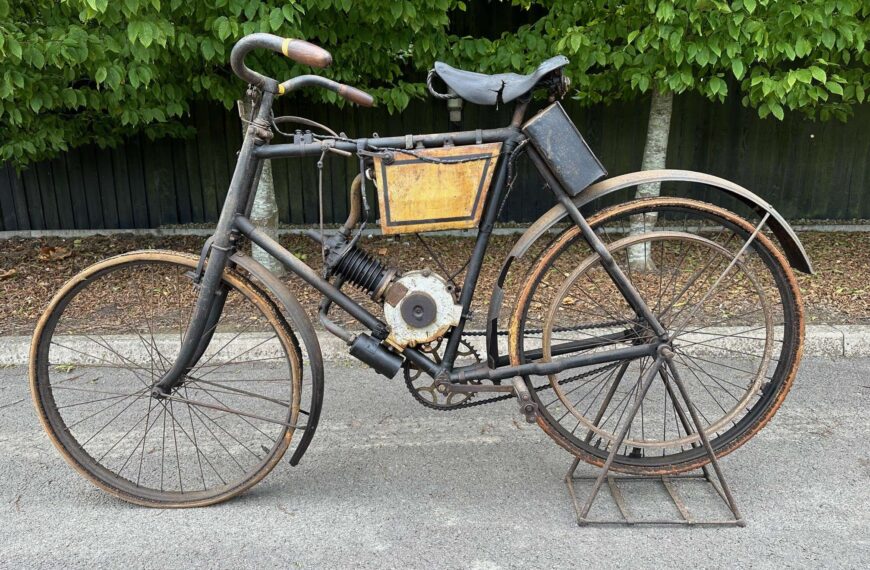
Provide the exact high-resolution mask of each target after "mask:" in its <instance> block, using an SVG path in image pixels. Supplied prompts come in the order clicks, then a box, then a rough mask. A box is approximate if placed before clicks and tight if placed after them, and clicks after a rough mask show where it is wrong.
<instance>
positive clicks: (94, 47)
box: [0, 0, 870, 164]
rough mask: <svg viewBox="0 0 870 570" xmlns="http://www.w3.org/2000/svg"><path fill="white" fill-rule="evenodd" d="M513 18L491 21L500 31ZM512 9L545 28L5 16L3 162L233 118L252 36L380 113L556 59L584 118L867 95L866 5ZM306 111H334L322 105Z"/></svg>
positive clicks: (112, 4)
mask: <svg viewBox="0 0 870 570" xmlns="http://www.w3.org/2000/svg"><path fill="white" fill-rule="evenodd" d="M509 4H510V3H509V2H507V1H505V2H499V3H495V2H492V3H489V4H487V6H488V7H489V8H488V9H490V10H492V11H493V13H494V14H500V13H502V11H503V10H504V9H505V8H506V7H508V5H509ZM512 4H513V5H515V6H518V7H519V8H520V9H524V10H527V11H528V12H527V13H528V14H536V15H537V14H543V15H542V16H541V17H540V18H539V19H537V20H536V21H534V22H531V23H529V24H526V25H523V26H521V27H520V28H519V29H518V30H511V31H509V32H505V33H504V34H502V35H501V36H499V37H496V38H486V37H475V36H462V37H459V36H457V35H455V34H452V33H451V27H450V24H451V19H453V20H454V21H455V20H457V19H459V18H463V17H465V15H466V12H465V10H466V5H465V2H463V1H461V0H391V1H389V2H385V1H384V0H111V1H110V0H28V1H26V2H25V1H20V0H0V62H2V67H0V160H8V159H12V160H14V161H15V162H16V163H18V164H24V163H27V162H29V161H32V160H37V159H41V158H45V157H49V156H51V155H53V154H56V153H57V152H59V151H62V150H65V149H67V148H68V147H70V146H77V145H81V144H85V143H98V144H100V145H111V144H114V143H116V142H118V141H119V140H120V138H121V137H122V136H124V135H126V134H129V133H131V132H134V131H140V130H142V131H145V132H146V133H148V134H149V135H152V136H159V135H165V134H171V135H182V134H184V133H185V132H187V131H186V127H184V126H183V125H184V121H183V118H184V117H185V116H186V115H187V114H188V112H189V109H190V104H191V102H192V101H194V100H197V99H199V100H202V99H206V100H215V101H220V102H221V103H223V104H224V105H225V106H227V108H229V107H231V106H232V105H233V103H234V101H235V99H236V98H237V97H238V96H239V95H240V94H241V91H242V88H243V86H242V85H241V82H240V81H239V80H238V79H237V78H235V76H234V75H233V74H232V73H231V72H230V71H229V67H228V65H227V62H228V59H229V53H230V49H231V48H232V45H233V44H234V43H235V42H236V41H237V40H238V39H239V38H241V37H242V36H244V35H245V34H249V33H252V32H271V33H275V34H278V35H281V36H285V37H297V38H305V39H308V40H310V41H312V42H314V43H317V44H319V45H322V46H324V47H325V48H327V49H328V50H330V52H332V54H333V56H334V60H335V63H334V65H333V66H332V67H331V68H330V69H328V70H325V71H323V72H321V73H323V74H325V75H327V76H329V77H331V78H333V79H336V80H338V81H341V82H343V83H348V84H351V85H355V86H359V87H362V88H365V89H367V90H369V91H370V92H372V94H373V95H375V97H376V99H377V100H378V102H379V104H380V105H385V106H386V107H387V108H388V109H389V110H391V111H394V110H401V109H403V108H404V107H405V106H406V105H407V103H408V101H409V100H410V99H411V98H412V97H422V96H425V86H424V83H423V79H424V77H425V71H426V70H428V69H429V68H430V67H431V66H432V63H433V62H434V61H435V60H436V59H439V58H440V59H445V60H447V61H449V62H451V63H454V64H457V65H461V66H465V67H468V68H472V69H480V70H482V71H489V72H502V71H507V70H515V71H529V70H530V69H531V68H533V67H534V66H535V65H536V64H537V63H538V62H539V61H540V60H541V59H543V58H545V57H549V56H552V55H554V54H555V53H565V54H566V55H568V56H569V57H570V58H571V60H572V64H571V67H570V68H569V74H570V76H571V78H572V80H573V85H574V87H576V95H575V96H576V97H578V98H580V99H582V100H583V101H585V102H588V103H595V102H600V101H612V100H618V99H624V98H632V97H636V96H637V95H638V94H641V93H643V92H646V91H649V90H650V89H652V88H653V87H656V88H658V89H669V90H672V91H674V92H677V93H682V92H685V91H696V92H699V93H702V94H704V95H706V96H707V97H709V98H711V99H718V100H722V99H724V98H725V97H726V96H727V95H728V93H729V91H733V90H735V89H736V90H738V91H739V92H740V94H741V96H742V98H743V102H744V104H746V105H751V106H753V107H756V108H757V109H758V112H759V114H760V115H761V116H766V115H768V114H771V115H773V116H775V117H778V118H780V119H781V118H782V117H783V116H784V114H785V109H800V110H802V111H803V112H805V113H807V114H808V115H811V116H819V117H821V118H822V119H826V118H828V117H830V116H837V117H840V118H845V117H846V116H847V114H848V112H849V110H850V108H851V107H852V106H853V105H854V104H856V103H860V102H862V101H864V100H865V97H866V94H867V91H868V90H870V74H868V72H867V68H868V63H870V54H868V52H867V51H865V49H864V44H865V42H866V39H867V36H868V23H867V18H866V17H867V15H868V12H870V5H868V4H867V3H866V1H862V0H804V1H786V0H780V1H774V0H734V1H732V2H730V3H728V2H721V1H714V0H673V1H663V2H654V1H648V0H631V1H628V0H626V1H623V2H608V1H605V0H589V1H583V2H578V1H576V0H513V2H512ZM530 18H531V16H530ZM475 25H476V23H475V22H471V28H475ZM252 67H254V68H255V69H258V70H261V71H263V72H264V73H266V74H268V75H271V76H273V77H276V78H279V79H280V78H288V77H291V76H293V75H298V74H301V73H310V72H311V70H310V69H308V68H306V67H304V66H300V65H296V64H293V63H292V62H288V61H287V60H285V59H283V58H281V57H278V56H276V55H275V54H271V53H258V54H255V55H254V56H253V57H252ZM307 95H308V96H311V97H314V98H317V99H319V100H323V101H328V102H333V103H337V104H343V101H342V100H341V99H339V98H338V97H337V96H336V95H335V94H334V93H331V92H323V91H312V92H310V93H308V94H307Z"/></svg>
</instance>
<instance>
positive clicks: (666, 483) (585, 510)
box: [565, 459, 746, 527]
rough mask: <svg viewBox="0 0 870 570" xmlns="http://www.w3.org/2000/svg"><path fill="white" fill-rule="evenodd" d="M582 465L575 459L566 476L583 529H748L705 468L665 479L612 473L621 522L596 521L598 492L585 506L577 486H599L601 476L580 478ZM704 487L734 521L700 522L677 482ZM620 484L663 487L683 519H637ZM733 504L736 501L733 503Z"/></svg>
mask: <svg viewBox="0 0 870 570" xmlns="http://www.w3.org/2000/svg"><path fill="white" fill-rule="evenodd" d="M579 463H580V460H579V459H575V460H574V462H573V463H572V464H571V467H570V468H569V469H568V473H567V474H566V475H565V484H566V485H567V487H568V495H569V496H570V497H571V503H572V504H573V506H574V512H575V514H576V516H577V524H578V525H579V526H605V525H629V526H631V525H682V526H740V527H743V526H746V521H745V520H744V519H743V517H742V516H741V515H740V512H739V511H738V510H737V508H736V505H733V504H732V502H731V501H729V499H728V496H726V493H725V492H724V490H723V489H722V487H721V486H720V485H718V484H717V483H716V482H715V481H714V480H713V478H712V477H711V476H710V472H709V471H708V470H707V468H706V467H702V468H701V472H700V473H697V474H680V475H664V476H643V475H611V474H610V473H609V472H608V473H607V475H606V481H607V487H608V489H609V490H610V496H611V497H612V498H613V502H614V504H615V505H616V508H617V509H618V510H619V514H620V518H593V517H591V516H590V515H589V511H590V510H591V506H592V503H593V502H594V500H595V495H597V491H598V489H597V488H595V487H593V493H594V494H592V493H590V497H589V499H588V500H587V502H586V503H581V502H580V501H579V500H578V498H577V488H576V486H575V483H576V482H578V481H588V482H595V481H597V480H598V479H599V478H600V477H601V475H576V474H575V472H576V470H577V466H578V464H579ZM678 481H679V482H680V483H681V484H682V483H686V484H688V483H692V484H700V485H703V486H705V487H707V488H712V489H713V490H715V492H716V495H718V497H719V498H720V499H721V500H722V502H723V503H724V504H725V506H726V507H727V508H728V510H729V511H730V512H731V515H732V517H733V518H716V517H711V518H698V517H696V516H693V515H692V513H690V512H689V509H688V507H687V506H686V503H685V501H684V500H683V497H682V496H681V495H680V494H679V492H678V491H677V485H676V484H675V483H676V482H678ZM619 482H648V483H652V484H656V483H658V484H660V485H661V486H662V488H663V489H664V490H665V491H666V492H667V494H668V496H669V497H670V499H671V502H672V503H673V505H674V507H676V510H677V512H678V513H679V518H672V519H667V518H646V517H637V516H635V515H634V514H633V513H632V511H631V510H630V509H629V507H628V505H627V504H626V501H625V496H624V495H623V492H622V489H620V487H619ZM732 500H733V499H732Z"/></svg>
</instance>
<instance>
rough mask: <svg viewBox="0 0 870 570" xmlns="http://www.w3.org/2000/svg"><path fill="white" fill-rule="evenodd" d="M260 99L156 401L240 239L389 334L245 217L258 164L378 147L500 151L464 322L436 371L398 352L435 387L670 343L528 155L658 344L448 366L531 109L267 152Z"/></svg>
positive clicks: (191, 348)
mask: <svg viewBox="0 0 870 570" xmlns="http://www.w3.org/2000/svg"><path fill="white" fill-rule="evenodd" d="M261 95H262V98H261V101H260V104H259V107H258V108H257V111H256V114H255V117H254V120H253V121H252V122H251V124H250V125H249V127H248V130H247V134H246V136H245V140H244V142H243V144H242V148H241V150H240V151H239V157H238V160H237V162H236V168H235V171H234V172H233V177H232V180H231V182H230V187H229V190H228V192H227V197H226V201H225V202H224V205H223V209H222V210H221V215H220V218H219V220H218V223H217V228H216V230H215V234H214V236H213V237H212V238H211V240H210V247H209V249H208V251H207V252H204V253H203V255H206V254H207V255H208V258H207V263H206V264H205V267H204V271H203V272H202V274H201V275H200V276H198V279H199V283H200V291H199V297H198V299H197V302H196V307H195V308H194V312H193V316H192V318H191V322H190V324H189V326H188V330H187V333H186V335H185V340H184V342H183V344H182V347H181V350H180V352H179V355H178V357H177V359H176V361H175V362H174V363H173V366H172V367H171V369H170V370H169V371H168V372H166V374H165V375H164V376H163V377H162V378H161V379H160V381H159V382H158V383H157V384H156V385H155V387H154V390H153V392H152V393H153V394H154V395H155V396H158V397H160V396H166V395H168V394H169V393H170V391H171V389H172V388H173V387H174V386H175V385H177V384H178V383H179V382H180V379H181V378H182V377H183V375H184V374H185V373H187V371H189V369H190V368H191V367H192V366H193V365H194V364H195V363H196V361H197V360H198V359H199V357H200V356H201V355H202V352H203V349H204V347H203V346H202V344H203V340H202V339H203V337H204V336H205V338H206V339H207V338H208V337H209V336H210V334H211V333H212V332H213V329H214V325H215V324H216V323H217V320H218V319H219V317H220V311H221V310H222V308H223V297H222V295H221V288H220V283H221V276H222V274H223V272H224V269H225V268H226V266H227V264H228V262H229V258H230V256H231V255H232V253H233V251H234V249H235V248H236V247H237V245H238V240H239V237H240V236H244V237H245V238H247V239H249V240H251V242H253V243H255V244H257V245H258V246H260V247H261V248H263V249H264V250H265V251H266V252H268V253H269V254H270V255H272V256H273V257H275V258H276V259H278V261H280V262H281V263H282V264H283V265H284V266H285V267H286V268H287V269H288V270H289V271H290V272H292V273H294V274H296V275H298V276H299V277H301V278H302V279H303V280H304V281H305V282H306V283H308V284H309V285H311V286H312V287H314V288H315V289H317V290H318V291H319V292H320V293H322V294H323V295H324V296H325V297H326V298H327V299H329V300H330V301H331V302H333V303H335V304H336V305H338V306H339V307H341V308H342V309H344V310H345V311H347V313H348V314H349V315H351V316H352V317H353V318H354V319H355V320H357V321H358V322H359V323H361V324H362V325H364V326H365V327H366V328H367V329H369V330H370V331H371V333H372V336H374V337H375V338H377V339H378V340H381V341H383V340H384V339H386V338H387V336H388V335H389V332H390V331H389V327H388V326H387V325H386V323H384V322H383V321H381V320H380V319H379V318H378V317H376V316H375V315H373V314H372V313H370V312H369V311H367V310H366V309H365V308H364V307H362V306H361V305H359V304H358V303H357V302H356V301H354V300H353V299H351V298H350V297H348V296H347V295H346V294H344V293H343V292H342V291H341V290H340V289H339V288H338V287H336V286H335V285H333V284H332V283H330V282H329V281H327V280H326V279H324V278H323V277H321V276H320V275H319V274H318V273H317V272H315V271H314V270H313V269H311V268H310V267H309V266H308V265H306V264H305V263H304V262H303V261H301V260H300V259H299V258H297V257H296V256H294V255H293V254H292V253H290V252H289V251H287V250H286V249H285V248H284V247H282V246H281V245H280V244H279V243H278V242H276V241H275V240H273V239H272V238H271V237H269V236H268V235H267V234H266V233H265V232H263V231H261V230H258V229H257V228H255V227H254V225H253V224H252V223H251V221H250V220H249V219H248V217H247V216H248V214H249V212H250V204H251V201H252V199H253V194H254V192H255V191H256V183H257V181H258V179H259V171H260V169H261V168H262V161H263V160H266V159H274V158H289V157H304V156H320V155H321V154H323V153H324V151H327V150H330V149H336V150H338V151H345V152H350V153H356V152H358V151H360V150H369V151H376V150H378V149H382V148H392V147H406V145H408V144H409V142H410V144H412V145H413V146H414V147H419V146H422V147H440V146H444V145H445V144H454V145H467V144H475V143H489V142H501V143H502V158H501V160H500V162H499V165H498V167H497V170H496V173H495V176H494V177H493V181H492V183H491V186H490V191H489V194H488V196H487V200H486V205H485V207H484V212H483V218H482V220H481V223H480V225H479V228H478V234H477V240H476V242H475V244H474V250H473V252H472V255H471V258H470V260H469V263H468V269H467V271H466V275H465V281H464V283H463V286H462V290H461V294H460V298H459V304H460V305H461V307H462V313H461V317H460V320H459V324H458V325H456V326H455V327H453V328H452V329H451V331H450V332H449V333H448V335H447V345H446V348H445V352H444V356H443V357H442V360H441V362H440V363H436V362H435V361H434V360H432V359H431V358H429V357H428V356H426V355H425V354H424V353H422V352H421V351H419V350H417V349H416V348H413V347H407V348H405V349H404V350H403V351H402V352H401V354H402V355H403V356H404V357H405V358H406V359H408V361H410V363H412V364H413V365H415V366H416V367H418V368H419V369H421V370H422V371H424V372H426V373H427V374H428V375H429V376H431V377H433V378H435V379H436V381H437V382H439V383H441V384H445V383H449V384H459V383H467V382H468V381H471V380H483V379H489V380H501V379H507V378H512V377H517V376H524V375H541V374H555V373H558V372H561V371H563V370H567V369H569V368H577V367H580V366H587V365H592V364H600V363H606V362H616V361H625V360H632V359H636V358H640V357H643V356H655V354H656V352H657V350H658V349H659V347H660V346H661V345H663V344H665V343H666V342H667V341H668V338H667V333H666V331H665V329H664V328H663V327H662V325H661V324H660V323H659V322H658V320H657V319H656V317H655V316H654V315H653V313H652V311H650V309H649V307H648V306H647V305H646V303H645V302H644V300H643V299H642V298H641V296H640V294H639V293H638V292H637V290H636V289H635V288H634V286H633V285H632V284H631V282H630V281H629V279H628V277H627V276H626V275H625V274H624V273H623V272H622V270H621V269H620V268H619V267H618V266H617V264H616V263H615V261H614V260H613V257H612V256H611V255H610V252H609V251H608V249H607V246H606V245H605V244H604V242H602V241H601V239H599V238H598V236H597V235H596V234H595V232H594V231H593V230H592V228H591V227H590V226H589V224H588V222H587V221H586V219H585V218H584V217H583V215H582V214H581V213H580V211H579V210H578V209H577V207H576V206H575V205H574V203H573V201H572V200H571V199H570V197H569V196H568V194H567V193H566V192H565V190H564V189H563V188H562V186H561V185H560V184H559V182H558V181H557V180H556V178H555V177H554V176H553V174H552V173H551V172H550V170H549V169H548V167H547V166H546V164H545V163H544V162H543V161H542V160H541V159H540V157H539V156H538V155H537V154H536V153H535V151H534V149H530V150H529V155H530V157H531V159H532V162H533V164H534V165H535V167H536V168H537V169H538V171H540V173H541V175H542V176H543V178H544V180H545V181H546V183H547V185H548V186H549V187H550V189H551V190H552V191H553V193H554V194H555V196H556V198H557V200H559V202H560V203H561V204H562V205H563V206H564V207H565V209H566V210H567V212H568V215H569V216H570V218H571V220H572V221H573V222H574V223H575V224H576V225H577V226H578V227H579V228H580V231H581V233H582V236H583V238H584V239H585V241H586V242H587V243H588V244H589V246H590V247H591V248H592V250H593V251H594V252H595V253H596V254H597V255H599V256H600V258H601V263H602V266H603V267H604V269H605V270H606V271H607V273H608V274H609V275H610V277H611V279H612V280H613V281H614V284H615V285H616V286H617V288H618V289H619V291H620V293H621V294H622V295H623V297H625V299H626V301H627V302H628V304H629V305H630V306H631V307H632V309H634V311H635V312H636V313H637V315H638V316H639V317H640V318H642V319H643V320H645V321H646V322H647V323H648V324H649V326H650V328H651V329H652V331H653V332H654V333H655V334H656V336H657V338H656V339H654V340H652V341H650V342H649V343H645V344H636V345H633V346H627V347H624V348H618V349H613V350H607V351H598V352H591V353H590V352H584V351H588V350H589V349H590V348H593V347H594V346H597V345H596V344H594V343H592V344H590V343H584V342H583V341H573V342H569V343H565V344H564V345H561V344H560V345H556V346H554V347H552V353H553V355H561V354H570V353H572V352H580V354H573V355H570V356H566V357H564V358H557V359H554V360H551V361H549V362H529V363H525V364H520V365H511V366H508V365H503V363H501V362H499V363H497V365H496V367H495V368H489V367H487V366H485V365H483V366H482V365H479V364H478V365H471V366H463V367H459V368H454V363H455V360H456V355H457V352H458V349H459V343H460V340H461V338H462V334H463V331H464V329H465V325H466V323H467V321H468V319H469V317H470V307H471V302H472V299H473V297H474V292H475V288H476V285H477V280H478V277H479V276H480V270H481V267H482V264H483V258H484V255H485V253H486V249H487V246H488V244H489V239H490V236H491V235H492V229H493V227H494V225H495V222H496V218H497V216H498V211H499V205H500V203H501V201H502V198H503V192H504V189H505V187H506V184H507V177H508V165H509V162H510V155H511V153H512V152H513V151H514V150H515V149H516V148H517V146H518V145H519V144H520V143H521V142H522V141H523V140H524V139H525V136H524V135H523V133H522V131H521V130H520V125H521V124H522V121H523V118H524V116H525V112H526V108H527V105H528V101H521V102H520V103H518V104H517V106H516V109H515V111H514V114H513V118H512V120H511V124H510V126H508V127H505V128H500V129H485V130H480V129H478V130H475V131H463V132H455V133H437V134H425V135H415V136H412V137H405V136H398V137H384V138H368V139H366V138H362V139H356V140H349V139H325V140H322V141H310V142H306V141H305V140H294V142H293V143H288V144H269V141H270V139H271V136H272V132H271V129H270V124H271V112H272V102H273V97H274V95H273V93H271V92H270V91H269V90H263V91H262V92H261ZM539 352H540V351H537V352H535V351H532V352H530V353H529V354H528V355H527V358H526V360H532V359H534V358H540V357H541V355H540V354H538V353H539ZM489 388H492V387H489ZM496 388H500V389H503V390H504V391H508V390H509V389H510V388H509V387H496Z"/></svg>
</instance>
